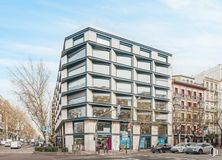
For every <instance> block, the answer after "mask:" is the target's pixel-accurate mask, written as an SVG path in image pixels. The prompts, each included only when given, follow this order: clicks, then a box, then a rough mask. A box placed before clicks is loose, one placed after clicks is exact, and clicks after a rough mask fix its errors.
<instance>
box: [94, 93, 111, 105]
mask: <svg viewBox="0 0 222 160" xmlns="http://www.w3.org/2000/svg"><path fill="white" fill-rule="evenodd" d="M93 102H95V103H110V94H109V93H102V92H94V93H93Z"/></svg>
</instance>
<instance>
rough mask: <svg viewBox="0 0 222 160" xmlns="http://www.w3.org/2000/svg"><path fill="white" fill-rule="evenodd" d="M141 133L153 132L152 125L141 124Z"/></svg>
mask: <svg viewBox="0 0 222 160" xmlns="http://www.w3.org/2000/svg"><path fill="white" fill-rule="evenodd" d="M140 127H141V134H151V125H147V124H141V125H140Z"/></svg>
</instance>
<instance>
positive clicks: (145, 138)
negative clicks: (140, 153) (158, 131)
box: [140, 136, 151, 149]
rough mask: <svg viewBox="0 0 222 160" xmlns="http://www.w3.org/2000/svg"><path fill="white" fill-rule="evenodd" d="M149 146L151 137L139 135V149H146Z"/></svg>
mask: <svg viewBox="0 0 222 160" xmlns="http://www.w3.org/2000/svg"><path fill="white" fill-rule="evenodd" d="M150 147H151V137H150V136H141V138H140V149H148V148H150Z"/></svg>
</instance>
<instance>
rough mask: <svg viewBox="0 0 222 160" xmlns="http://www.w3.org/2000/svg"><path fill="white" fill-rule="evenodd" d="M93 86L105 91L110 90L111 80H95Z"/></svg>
mask: <svg viewBox="0 0 222 160" xmlns="http://www.w3.org/2000/svg"><path fill="white" fill-rule="evenodd" d="M93 86H94V87H98V88H103V89H108V88H110V80H109V79H105V78H96V77H94V78H93Z"/></svg>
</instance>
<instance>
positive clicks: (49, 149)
mask: <svg viewBox="0 0 222 160" xmlns="http://www.w3.org/2000/svg"><path fill="white" fill-rule="evenodd" d="M35 151H37V152H58V148H57V147H35Z"/></svg>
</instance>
